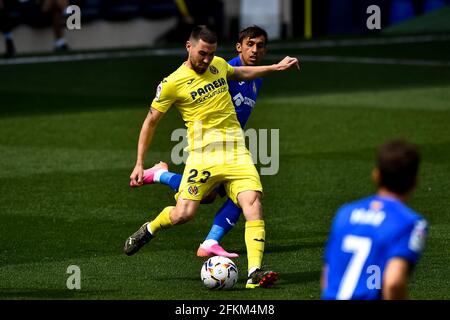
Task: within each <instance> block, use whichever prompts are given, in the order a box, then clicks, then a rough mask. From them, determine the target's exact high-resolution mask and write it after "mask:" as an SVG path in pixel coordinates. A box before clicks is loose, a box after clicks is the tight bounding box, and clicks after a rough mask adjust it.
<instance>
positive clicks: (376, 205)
mask: <svg viewBox="0 0 450 320" xmlns="http://www.w3.org/2000/svg"><path fill="white" fill-rule="evenodd" d="M370 208H371V209H373V210H376V211H379V210H381V208H383V202H381V201H376V200H375V201H372V202H371V203H370Z"/></svg>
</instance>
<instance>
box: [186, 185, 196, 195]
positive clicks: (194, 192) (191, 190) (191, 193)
mask: <svg viewBox="0 0 450 320" xmlns="http://www.w3.org/2000/svg"><path fill="white" fill-rule="evenodd" d="M188 192H189V194H190V195H193V196H196V195H197V194H198V187H197V186H189V188H188Z"/></svg>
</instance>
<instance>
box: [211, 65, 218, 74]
mask: <svg viewBox="0 0 450 320" xmlns="http://www.w3.org/2000/svg"><path fill="white" fill-rule="evenodd" d="M209 71H211V73H212V74H218V73H219V70H217V68H216V67H214V66H210V67H209Z"/></svg>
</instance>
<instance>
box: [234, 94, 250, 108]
mask: <svg viewBox="0 0 450 320" xmlns="http://www.w3.org/2000/svg"><path fill="white" fill-rule="evenodd" d="M233 101H234V105H235V106H236V107H239V106H241V105H242V104H246V105H248V106H249V107H252V108H253V107H254V106H255V103H256V102H255V100H253V99H250V98H248V97H244V96H243V95H242V93H240V92H239V93H238V94H237V95H235V96H234V97H233Z"/></svg>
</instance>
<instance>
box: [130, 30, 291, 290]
mask: <svg viewBox="0 0 450 320" xmlns="http://www.w3.org/2000/svg"><path fill="white" fill-rule="evenodd" d="M186 49H187V52H188V59H187V61H186V62H184V63H183V64H182V65H181V66H180V67H179V68H178V69H177V70H176V71H175V72H173V73H172V74H171V75H169V76H168V77H167V78H165V79H164V80H163V81H162V82H161V83H160V85H159V86H158V89H157V92H156V97H155V99H154V100H153V102H152V105H151V108H150V111H149V113H148V115H147V117H146V119H145V120H144V123H143V125H142V128H141V132H140V135H139V142H138V151H137V160H136V165H135V168H134V170H133V172H132V173H131V175H130V179H131V184H132V185H133V184H134V185H142V183H143V182H142V177H143V173H144V158H145V154H146V152H147V149H148V147H149V145H150V142H151V140H152V138H153V135H154V132H155V130H156V126H157V124H158V122H159V121H160V119H161V118H162V117H163V115H164V113H165V112H167V110H168V109H169V108H170V107H171V106H172V105H175V106H176V107H177V108H178V110H179V112H180V113H181V116H182V118H183V120H184V121H185V123H186V126H187V131H188V134H187V135H188V151H189V157H188V159H187V162H186V166H185V169H184V172H183V178H182V181H181V184H180V188H179V192H178V193H177V196H176V198H177V203H176V206H169V207H166V208H165V209H163V210H162V211H161V213H160V214H159V215H158V216H157V217H156V218H155V219H154V220H152V221H150V222H147V223H145V224H144V225H143V226H142V227H141V228H140V229H139V230H138V231H136V232H135V233H134V234H132V235H131V236H130V237H129V238H128V239H127V240H126V242H125V245H124V252H125V253H126V254H127V255H132V254H134V253H136V252H137V251H138V250H139V249H140V248H141V247H142V246H143V245H145V244H146V243H147V242H149V241H150V240H151V239H152V238H153V237H154V236H155V235H156V234H157V232H158V231H160V230H161V229H166V228H169V227H171V226H173V225H177V224H182V223H185V222H187V221H189V220H191V219H192V218H193V217H194V214H195V212H196V210H197V208H198V206H199V204H200V200H202V198H204V197H205V196H206V195H207V194H208V193H209V192H210V191H211V190H212V189H213V188H214V187H216V186H217V185H218V184H221V183H223V184H224V186H225V189H226V191H227V194H228V196H229V197H230V199H231V200H232V201H233V202H234V203H236V204H237V205H239V206H240V207H241V208H242V211H243V214H244V217H245V219H246V223H245V244H246V247H247V259H248V280H247V284H246V287H247V288H255V287H258V286H261V287H270V286H272V285H273V284H274V282H275V281H276V280H277V278H278V274H277V273H276V272H274V271H269V270H262V268H261V264H262V258H263V253H264V242H265V227H264V220H263V215H262V206H261V193H262V186H261V182H260V179H259V175H258V172H257V170H256V168H255V166H254V164H253V161H252V158H251V155H250V153H249V151H248V150H247V148H246V147H245V142H244V137H243V133H242V128H241V126H240V124H239V122H238V120H237V117H236V112H235V109H234V106H233V103H232V101H231V97H230V95H229V93H228V84H227V79H229V80H242V81H244V80H251V79H255V78H259V77H263V76H265V75H267V74H268V73H271V72H275V71H283V70H287V69H290V68H291V67H294V66H297V68H298V67H299V65H298V60H297V59H296V58H291V57H286V58H284V59H283V60H282V61H280V62H279V63H277V64H274V65H269V66H252V67H232V66H230V65H229V64H228V63H227V62H226V61H225V60H224V59H222V58H220V57H215V52H216V49H217V37H216V35H215V33H214V32H212V31H210V30H209V29H207V28H206V27H195V28H194V29H193V31H192V33H191V35H190V37H189V40H188V41H187V42H186Z"/></svg>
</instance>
